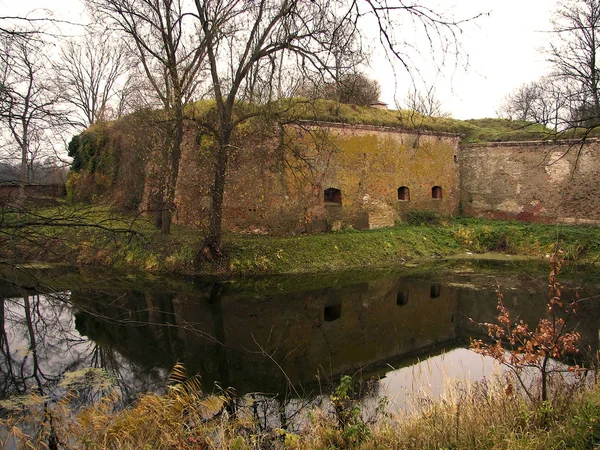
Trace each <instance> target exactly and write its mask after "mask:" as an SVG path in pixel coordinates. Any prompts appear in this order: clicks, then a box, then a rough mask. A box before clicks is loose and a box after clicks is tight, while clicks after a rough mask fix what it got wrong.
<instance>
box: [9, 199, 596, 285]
mask: <svg viewBox="0 0 600 450" xmlns="http://www.w3.org/2000/svg"><path fill="white" fill-rule="evenodd" d="M416 216H418V217H416ZM16 225H23V226H19V227H15V228H12V229H11V227H12V226H16ZM2 227H3V231H4V233H5V234H3V236H2V237H0V240H1V243H2V246H3V256H4V260H5V261H9V262H10V261H13V262H17V263H26V262H45V263H46V262H61V263H70V264H74V265H78V266H102V267H106V268H111V269H118V270H124V271H143V272H147V273H156V274H158V273H175V274H177V273H178V274H196V275H197V274H221V275H246V276H247V275H264V274H308V273H331V272H333V271H336V272H337V271H345V270H351V269H359V268H360V269H368V268H382V267H383V268H389V267H400V266H402V265H404V264H406V263H408V262H412V261H431V260H434V259H440V258H442V257H448V256H460V255H463V256H466V254H467V253H471V254H475V255H477V254H484V253H488V252H494V253H496V254H501V255H519V256H524V257H531V258H532V259H539V260H541V259H543V258H545V257H546V255H548V254H550V253H551V252H552V250H553V248H554V245H556V244H558V245H559V246H560V247H561V248H562V249H563V250H564V251H565V254H566V259H567V261H573V262H576V263H578V264H592V263H595V262H596V261H597V260H598V259H600V228H599V227H593V226H584V225H577V226H575V225H541V224H528V223H519V222H508V221H498V220H485V219H474V218H444V217H438V216H435V217H434V216H432V215H431V214H425V213H422V214H421V213H420V214H415V217H414V218H412V219H411V221H410V223H403V224H400V225H398V226H395V227H392V228H385V229H379V230H370V231H356V230H352V229H350V230H344V231H340V232H334V233H320V234H313V235H298V236H291V237H272V236H249V235H236V234H226V235H225V236H224V237H223V246H224V252H225V255H226V258H225V259H224V260H223V261H222V262H221V263H220V264H218V265H214V264H209V263H207V262H204V261H197V259H196V253H197V251H198V250H199V249H200V248H201V246H202V242H203V238H204V235H203V234H202V232H200V231H198V230H194V229H191V228H187V227H184V226H177V225H175V226H174V227H173V230H172V234H171V235H163V234H161V233H160V232H159V230H157V229H156V228H155V227H154V226H153V225H152V224H151V223H150V222H149V221H148V220H147V219H146V218H144V217H133V216H128V215H124V214H122V213H118V212H116V211H114V210H111V209H109V208H107V207H89V206H73V205H68V204H61V205H60V206H55V207H53V208H44V209H38V210H34V211H33V212H31V211H30V212H29V213H28V214H26V215H23V216H21V217H17V216H16V215H13V216H12V217H10V216H5V217H4V218H3V224H2Z"/></svg>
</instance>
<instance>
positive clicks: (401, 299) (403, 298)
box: [396, 291, 408, 306]
mask: <svg viewBox="0 0 600 450" xmlns="http://www.w3.org/2000/svg"><path fill="white" fill-rule="evenodd" d="M407 303H408V291H400V292H398V294H396V305H398V306H404V305H406V304H407Z"/></svg>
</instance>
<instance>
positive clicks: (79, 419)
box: [0, 376, 600, 450]
mask: <svg viewBox="0 0 600 450" xmlns="http://www.w3.org/2000/svg"><path fill="white" fill-rule="evenodd" d="M513 383H514V381H511V380H510V379H507V378H506V377H504V376H496V377H494V378H493V379H490V380H487V381H483V382H475V383H469V382H466V381H461V382H448V383H447V386H446V389H445V392H444V393H443V394H442V396H441V397H440V398H437V399H432V398H431V397H429V396H426V395H416V396H414V397H413V401H412V404H411V405H410V407H409V408H408V409H407V412H398V413H391V414H390V413H383V414H379V415H378V416H377V418H376V420H373V421H367V420H364V421H363V419H362V418H364V415H362V416H360V417H362V418H359V419H358V420H354V419H353V420H351V421H348V422H347V423H346V424H342V423H340V421H339V415H336V414H335V413H334V410H333V408H332V407H331V403H330V404H328V405H327V404H326V405H325V406H323V405H321V406H314V407H312V408H307V409H306V410H304V411H303V419H302V421H301V422H302V424H303V425H302V426H301V427H300V428H299V430H297V431H298V432H297V434H296V433H291V432H287V431H285V430H282V429H278V428H271V429H268V428H267V429H264V428H262V427H260V426H259V425H258V424H257V423H256V422H255V421H253V420H252V418H251V414H250V413H249V411H248V412H244V411H243V410H239V411H238V413H237V414H236V415H235V416H232V415H230V413H229V412H228V409H227V408H226V405H227V402H228V399H229V397H228V396H227V395H220V396H205V395H203V394H202V393H201V390H200V389H199V385H198V384H197V380H196V381H185V382H183V383H180V384H174V385H172V386H171V387H170V388H169V390H168V392H167V394H165V395H163V396H159V395H156V394H146V395H144V396H142V397H140V398H139V400H138V401H137V403H136V404H135V405H133V406H132V407H130V408H128V409H126V410H123V411H114V405H115V401H116V396H115V394H114V393H111V394H109V395H108V396H106V397H105V398H104V399H102V400H101V401H99V402H98V403H96V404H95V405H93V406H91V407H88V408H86V409H84V410H82V411H80V412H79V413H78V414H76V415H71V414H69V412H68V408H67V406H66V402H60V403H59V404H56V405H54V406H52V407H50V406H49V405H48V403H44V402H37V403H36V404H34V403H35V402H34V403H31V404H30V405H29V406H28V409H27V410H28V411H29V414H20V415H19V416H18V418H14V419H7V420H4V421H3V423H2V425H3V427H2V428H3V429H4V432H5V434H6V432H7V430H8V432H9V434H10V435H12V437H13V438H16V439H17V440H18V441H20V443H21V446H22V447H23V448H48V444H49V442H54V443H55V444H57V446H56V447H52V446H51V448H85V449H139V448H148V449H187V448H189V449H232V450H234V449H235V450H241V449H285V448H294V449H323V450H325V449H344V448H357V449H369V450H370V449H373V450H375V449H442V448H446V449H494V450H496V449H517V448H519V449H562V448H574V449H587V448H594V447H595V445H596V444H598V443H599V442H600V423H599V422H600V391H599V390H598V388H597V387H596V386H595V385H591V384H587V385H583V384H581V383H579V384H576V385H574V384H573V383H566V382H561V383H557V384H555V385H554V392H555V393H556V395H555V396H554V397H553V401H552V403H548V404H544V405H541V406H540V405H535V404H532V403H531V402H529V401H528V400H527V399H526V397H525V396H524V395H521V394H520V393H519V391H518V390H517V389H516V388H515V385H514V384H513ZM336 392H337V391H336ZM334 402H335V400H334ZM343 404H346V405H348V408H351V407H355V406H356V405H357V404H356V403H355V402H347V403H343ZM21 413H23V410H22V411H21ZM542 416H543V417H544V420H541V417H542ZM548 417H549V418H550V421H549V422H548V421H547V418H548ZM36 421H37V422H36ZM361 430H362V431H361ZM359 431H360V432H359ZM1 442H3V443H4V444H5V445H6V444H7V443H9V440H7V439H6V436H5V437H4V440H3V441H1ZM0 448H4V447H3V446H2V445H0Z"/></svg>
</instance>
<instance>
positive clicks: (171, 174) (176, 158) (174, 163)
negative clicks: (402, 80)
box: [160, 105, 183, 234]
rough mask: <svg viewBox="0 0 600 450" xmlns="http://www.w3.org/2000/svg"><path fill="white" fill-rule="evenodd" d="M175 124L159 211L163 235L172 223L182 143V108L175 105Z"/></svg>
mask: <svg viewBox="0 0 600 450" xmlns="http://www.w3.org/2000/svg"><path fill="white" fill-rule="evenodd" d="M174 119H175V124H174V130H173V131H174V132H173V135H172V138H173V141H172V147H171V155H170V156H171V158H170V161H169V162H168V164H169V170H168V173H167V176H166V178H167V183H166V187H165V192H164V196H163V202H162V203H163V204H162V211H161V227H160V231H161V233H163V234H169V233H170V232H171V223H172V221H173V211H174V210H175V208H176V205H175V189H176V187H177V179H178V177H179V162H180V159H181V144H182V142H183V107H182V105H177V106H176V108H175V118H174Z"/></svg>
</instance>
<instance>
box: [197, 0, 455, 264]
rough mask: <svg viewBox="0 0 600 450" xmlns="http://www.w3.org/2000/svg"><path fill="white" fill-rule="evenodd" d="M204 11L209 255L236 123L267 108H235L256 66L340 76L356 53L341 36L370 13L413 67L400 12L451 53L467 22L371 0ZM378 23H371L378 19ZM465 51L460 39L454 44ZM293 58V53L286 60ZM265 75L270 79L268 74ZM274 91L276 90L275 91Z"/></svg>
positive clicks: (215, 4) (206, 7)
mask: <svg viewBox="0 0 600 450" xmlns="http://www.w3.org/2000/svg"><path fill="white" fill-rule="evenodd" d="M195 5H196V8H197V16H198V19H199V23H200V27H201V29H202V32H203V37H204V39H205V41H204V44H205V45H206V53H207V63H208V67H209V71H210V77H211V81H212V93H213V96H214V98H215V100H216V115H215V120H214V122H213V123H212V124H206V125H207V128H208V129H209V130H210V132H211V133H212V134H213V136H214V140H215V142H216V145H215V149H214V153H215V166H214V182H213V186H212V195H211V198H212V200H211V217H210V228H209V235H208V236H207V238H206V241H205V245H204V248H203V250H202V254H203V255H204V256H205V257H207V258H209V259H210V258H215V257H218V256H219V255H221V229H222V213H223V192H224V188H225V182H226V172H227V164H228V158H229V153H230V152H231V150H232V148H233V147H234V145H233V139H234V135H235V131H236V128H237V127H238V126H239V125H240V124H241V123H243V122H244V121H246V120H248V118H249V117H252V116H253V115H257V114H260V112H259V111H258V109H257V108H256V106H257V105H250V106H249V107H248V108H245V109H246V110H245V111H243V112H241V110H240V109H238V110H236V106H238V107H239V106H240V105H239V100H241V99H243V97H244V95H245V93H246V92H247V90H246V89H245V87H246V86H248V85H249V84H250V81H251V74H253V73H256V71H257V70H264V71H268V70H272V71H273V72H276V70H275V65H277V64H280V70H281V67H284V68H286V67H287V68H290V67H293V68H295V69H298V70H302V71H304V70H306V69H307V68H310V69H312V70H313V71H316V72H317V73H328V74H330V76H331V77H333V78H334V79H335V78H339V77H336V68H337V67H338V65H339V61H340V58H339V56H340V55H342V54H344V53H346V52H349V51H352V50H353V47H352V39H350V38H345V39H338V36H339V35H340V34H343V36H347V37H352V36H356V35H359V27H358V23H359V21H360V20H361V19H363V18H365V17H368V18H369V19H373V20H374V21H375V26H376V27H377V29H378V30H379V31H380V36H381V41H382V43H383V44H384V45H385V47H386V48H387V49H388V51H389V53H390V54H391V56H392V57H393V58H396V59H398V60H399V61H401V63H402V64H404V66H405V67H406V68H410V67H411V60H410V57H409V56H408V53H405V50H406V47H405V44H406V41H405V40H403V39H401V38H398V33H397V31H396V30H399V29H402V28H400V24H401V23H402V20H401V16H404V17H405V18H407V19H408V20H412V21H413V22H414V23H417V24H418V25H419V26H420V27H421V28H422V29H424V30H425V35H426V36H427V37H428V39H429V41H428V42H430V44H431V46H432V49H433V48H438V43H439V44H440V45H441V47H442V48H443V52H442V53H443V54H444V55H446V54H447V53H446V52H447V51H449V48H450V47H452V44H453V43H454V44H455V43H457V40H456V34H455V33H456V32H457V31H458V27H459V25H460V23H461V22H460V21H453V20H447V19H446V18H445V17H443V16H442V15H440V14H437V13H436V12H435V11H433V10H431V9H429V8H427V7H424V6H421V5H414V4H411V5H405V4H404V3H402V2H399V3H397V4H396V3H393V4H391V3H389V2H388V1H387V0H369V1H367V2H366V3H359V2H356V1H354V0H351V1H346V0H337V1H325V0H311V1H301V0H258V1H254V2H247V1H242V0H234V1H219V0H212V1H210V0H195ZM372 24H373V23H371V25H372ZM453 48H454V49H458V45H456V46H455V47H453ZM286 57H287V58H286ZM265 78H266V77H265ZM272 91H273V90H272V89H270V90H269V92H272Z"/></svg>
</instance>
